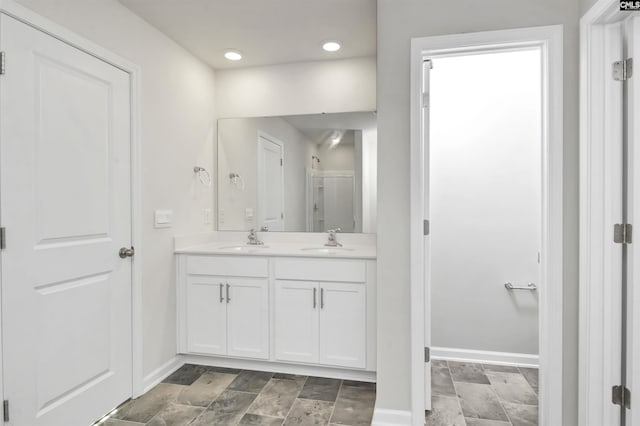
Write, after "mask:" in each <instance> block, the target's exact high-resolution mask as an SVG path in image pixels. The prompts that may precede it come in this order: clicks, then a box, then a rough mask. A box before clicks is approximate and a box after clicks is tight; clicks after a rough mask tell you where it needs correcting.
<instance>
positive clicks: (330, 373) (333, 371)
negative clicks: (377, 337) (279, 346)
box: [181, 355, 376, 382]
mask: <svg viewBox="0 0 640 426" xmlns="http://www.w3.org/2000/svg"><path fill="white" fill-rule="evenodd" d="M181 358H182V363H183V364H199V365H212V366H215V367H226V368H238V369H241V370H254V371H268V372H274V373H285V374H299V375H303V376H317V377H326V378H329V379H342V380H358V381H361V382H375V381H376V373H375V372H374V371H361V370H349V369H343V368H332V367H323V366H315V365H305V364H288V363H285V362H274V361H262V360H257V359H243V358H226V357H217V356H204V355H203V356H201V355H182V356H181Z"/></svg>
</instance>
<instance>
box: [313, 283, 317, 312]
mask: <svg viewBox="0 0 640 426" xmlns="http://www.w3.org/2000/svg"><path fill="white" fill-rule="evenodd" d="M317 292H318V289H317V288H315V287H314V288H313V309H315V308H316V306H318V302H317V300H316V299H317V298H316V293H317Z"/></svg>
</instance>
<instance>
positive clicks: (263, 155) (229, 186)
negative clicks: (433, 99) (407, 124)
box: [217, 112, 377, 233]
mask: <svg viewBox="0 0 640 426" xmlns="http://www.w3.org/2000/svg"><path fill="white" fill-rule="evenodd" d="M376 147H377V130H376V116H375V113H373V112H349V113H337V114H313V115H296V116H282V117H258V118H229V119H221V120H219V122H218V179H217V197H218V230H221V231H242V230H249V229H256V230H262V231H271V232H273V231H287V232H326V231H328V230H329V229H337V228H339V229H340V230H341V231H342V232H366V233H369V232H375V225H376V178H377V176H376V161H377V157H376Z"/></svg>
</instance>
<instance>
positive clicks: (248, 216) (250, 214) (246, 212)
mask: <svg viewBox="0 0 640 426" xmlns="http://www.w3.org/2000/svg"><path fill="white" fill-rule="evenodd" d="M244 219H245V220H246V221H252V220H253V209H252V208H250V207H247V208H246V209H244Z"/></svg>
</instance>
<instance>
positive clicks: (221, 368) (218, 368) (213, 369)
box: [206, 366, 242, 375]
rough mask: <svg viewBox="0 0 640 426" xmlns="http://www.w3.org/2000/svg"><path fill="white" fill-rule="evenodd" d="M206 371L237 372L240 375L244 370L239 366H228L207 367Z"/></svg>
mask: <svg viewBox="0 0 640 426" xmlns="http://www.w3.org/2000/svg"><path fill="white" fill-rule="evenodd" d="M206 369H207V370H206V371H207V372H209V373H223V374H235V375H238V374H240V373H241V372H242V370H240V369H239V368H227V367H209V366H207V367H206Z"/></svg>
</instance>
